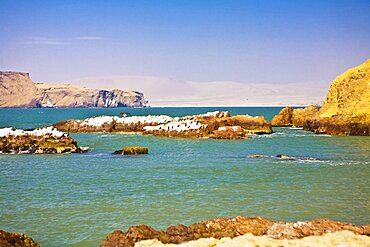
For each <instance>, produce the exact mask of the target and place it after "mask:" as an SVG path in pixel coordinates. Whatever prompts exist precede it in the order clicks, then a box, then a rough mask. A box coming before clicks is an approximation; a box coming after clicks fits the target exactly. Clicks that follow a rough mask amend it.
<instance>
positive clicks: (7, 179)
mask: <svg viewBox="0 0 370 247" xmlns="http://www.w3.org/2000/svg"><path fill="white" fill-rule="evenodd" d="M214 110H222V111H225V110H227V111H230V113H231V115H237V114H250V115H263V116H265V117H266V118H267V119H268V120H270V119H271V118H272V116H274V115H275V114H277V113H278V112H279V111H280V110H281V107H195V108H194V107H173V108H172V107H169V108H160V107H158V108H154V107H153V108H116V109H94V108H90V109H0V128H4V127H16V128H24V129H27V128H35V127H42V126H44V125H50V124H53V123H56V122H58V121H60V120H65V119H72V118H73V119H82V118H86V117H91V116H98V115H117V116H119V115H120V112H129V113H131V114H132V115H148V114H152V115H157V114H166V115H170V116H185V115H193V114H200V113H205V112H208V111H214ZM273 130H274V133H273V134H271V135H261V136H252V138H251V139H247V140H210V139H209V140H208V139H182V138H165V137H154V136H141V135H128V134H110V133H88V134H87V133H71V136H72V137H74V138H75V139H76V140H77V141H78V143H79V145H80V146H88V147H90V148H91V151H90V152H88V153H84V154H63V155H0V170H1V172H0V229H3V230H6V231H16V232H23V233H25V234H27V235H29V236H31V237H32V238H34V239H35V240H37V241H38V242H39V243H41V244H42V245H43V246H45V247H48V246H99V245H100V244H101V243H102V240H103V239H104V238H105V237H106V236H107V235H108V234H109V233H111V232H112V231H113V230H116V229H121V230H124V231H125V230H127V228H128V227H130V226H132V225H138V224H148V225H151V226H152V227H154V228H156V229H165V228H167V227H168V226H169V225H174V224H178V223H182V224H185V225H189V224H191V223H194V222H197V221H200V220H205V219H210V218H218V217H235V216H238V215H243V216H262V217H266V218H270V219H272V220H279V221H298V220H309V219H315V218H330V219H333V220H338V221H346V222H351V223H354V224H369V223H370V180H369V177H370V137H343V136H328V135H315V134H313V133H311V132H306V131H304V130H302V129H297V128H274V129H273ZM129 145H142V146H146V147H148V149H149V154H148V155H145V156H135V157H128V156H116V155H112V154H111V153H112V152H113V151H115V150H117V149H121V148H123V147H124V146H129ZM255 154H259V155H266V156H268V157H265V158H248V157H247V156H248V155H255ZM277 154H284V155H287V156H293V157H296V158H297V159H296V160H278V159H275V158H274V156H276V155H277Z"/></svg>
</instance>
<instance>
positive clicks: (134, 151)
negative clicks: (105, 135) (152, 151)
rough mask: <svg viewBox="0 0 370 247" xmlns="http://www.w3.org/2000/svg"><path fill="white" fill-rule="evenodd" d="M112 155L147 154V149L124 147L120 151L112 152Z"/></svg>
mask: <svg viewBox="0 0 370 247" xmlns="http://www.w3.org/2000/svg"><path fill="white" fill-rule="evenodd" d="M113 154H122V155H138V154H148V148H146V147H140V146H130V147H124V148H123V149H122V150H117V151H114V153H113Z"/></svg>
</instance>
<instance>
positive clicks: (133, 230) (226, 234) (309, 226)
mask: <svg viewBox="0 0 370 247" xmlns="http://www.w3.org/2000/svg"><path fill="white" fill-rule="evenodd" d="M343 230H347V231H351V232H353V233H355V234H360V235H368V234H369V233H370V232H369V230H370V225H366V226H355V225H352V224H349V223H343V222H337V221H331V220H327V219H317V220H310V221H303V222H301V221H298V222H295V223H293V222H273V221H272V220H269V219H264V218H261V217H242V216H238V217H236V218H231V219H229V218H221V219H213V220H206V221H201V222H199V223H194V224H192V225H190V226H184V225H181V224H180V225H175V226H170V227H168V228H167V230H164V231H157V230H155V229H153V228H152V227H150V226H146V225H138V226H133V227H130V228H129V229H128V230H127V232H123V231H119V230H118V231H114V232H112V233H111V234H109V235H108V236H107V237H106V239H105V240H104V241H103V243H102V244H101V247H113V246H114V247H116V246H118V247H131V246H134V245H135V243H138V242H140V241H143V240H148V239H156V240H158V241H160V242H161V243H165V244H179V243H184V242H188V241H192V240H197V239H201V238H214V239H222V238H235V237H239V236H243V235H245V234H248V233H249V234H253V235H254V236H266V237H269V238H273V239H299V238H303V237H307V236H320V235H323V234H325V233H329V232H337V231H343ZM231 246H232V245H231Z"/></svg>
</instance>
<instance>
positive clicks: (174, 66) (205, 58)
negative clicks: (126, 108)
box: [0, 0, 370, 84]
mask: <svg viewBox="0 0 370 247" xmlns="http://www.w3.org/2000/svg"><path fill="white" fill-rule="evenodd" d="M369 13H370V1H369V0H367V1H350V0H345V1H341V0H335V1H328V0H327V1H325V0H321V1H314V0H311V1H303V0H302V1H286V0H281V1H278V0H273V1H257V0H256V1H247V0H245V1H238V0H212V1H211V0H208V1H205V0H196V1H190V0H187V1H185V0H167V1H161V0H148V1H140V0H132V1H124V0H122V1H112V0H106V1H93V0H90V1H78V0H76V1H72V0H69V1H68V0H66V1H52V0H48V1H44V0H43V1H39V0H32V1H17V0H0V34H1V35H0V70H15V71H26V72H30V73H31V76H32V78H33V79H34V80H36V81H43V82H62V81H69V80H75V79H79V78H85V77H95V76H96V77H99V76H113V75H141V76H163V77H172V78H177V79H183V80H192V81H237V82H241V83H257V84H258V83H273V84H284V83H307V84H312V83H323V82H325V83H330V82H331V81H332V80H333V79H334V77H335V76H336V75H338V74H340V73H341V72H343V71H344V70H346V69H348V68H350V67H353V66H356V65H358V64H361V63H363V62H364V61H365V60H367V59H369V58H370V25H369V23H370V14H369Z"/></svg>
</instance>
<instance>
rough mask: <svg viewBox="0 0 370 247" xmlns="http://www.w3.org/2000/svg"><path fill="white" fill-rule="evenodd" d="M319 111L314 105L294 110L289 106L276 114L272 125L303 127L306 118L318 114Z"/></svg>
mask: <svg viewBox="0 0 370 247" xmlns="http://www.w3.org/2000/svg"><path fill="white" fill-rule="evenodd" d="M318 111H319V108H318V107H317V106H314V105H309V106H307V107H305V108H297V109H294V110H293V108H291V107H290V106H287V107H285V108H284V109H282V110H281V111H280V112H279V114H277V115H275V116H274V118H273V119H272V120H271V125H272V126H274V127H290V126H293V127H303V125H304V122H305V121H306V119H308V118H312V117H314V116H316V115H317V113H318Z"/></svg>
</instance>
